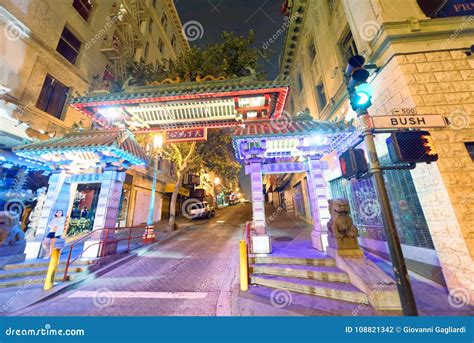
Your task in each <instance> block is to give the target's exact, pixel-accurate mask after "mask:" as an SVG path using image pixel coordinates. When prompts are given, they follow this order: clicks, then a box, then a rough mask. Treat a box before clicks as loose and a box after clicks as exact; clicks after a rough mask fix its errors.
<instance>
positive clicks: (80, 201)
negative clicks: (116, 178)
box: [67, 183, 101, 236]
mask: <svg viewBox="0 0 474 343" xmlns="http://www.w3.org/2000/svg"><path fill="white" fill-rule="evenodd" d="M100 187H101V184H100V183H82V184H78V185H77V189H76V193H75V195H74V200H73V205H72V211H71V219H70V222H69V228H68V232H67V235H68V236H76V235H78V234H81V233H84V232H89V231H92V228H93V226H94V218H95V212H96V210H97V202H98V201H99V193H100Z"/></svg>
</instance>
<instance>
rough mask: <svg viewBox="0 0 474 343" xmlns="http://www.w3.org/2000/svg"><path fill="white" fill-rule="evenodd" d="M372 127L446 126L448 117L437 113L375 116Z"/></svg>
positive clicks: (372, 118)
mask: <svg viewBox="0 0 474 343" xmlns="http://www.w3.org/2000/svg"><path fill="white" fill-rule="evenodd" d="M371 120H372V127H373V128H375V129H411V128H428V127H446V125H447V123H446V119H445V118H444V117H443V116H441V115H437V114H428V115H414V116H406V115H405V116H403V115H395V116H373V117H371Z"/></svg>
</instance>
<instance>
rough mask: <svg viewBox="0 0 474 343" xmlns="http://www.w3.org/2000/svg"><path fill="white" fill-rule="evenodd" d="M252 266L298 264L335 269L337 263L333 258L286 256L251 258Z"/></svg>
mask: <svg viewBox="0 0 474 343" xmlns="http://www.w3.org/2000/svg"><path fill="white" fill-rule="evenodd" d="M249 263H250V264H296V265H303V266H326V267H335V266H336V261H335V260H334V259H333V258H331V257H327V258H303V257H284V256H251V257H250V258H249Z"/></svg>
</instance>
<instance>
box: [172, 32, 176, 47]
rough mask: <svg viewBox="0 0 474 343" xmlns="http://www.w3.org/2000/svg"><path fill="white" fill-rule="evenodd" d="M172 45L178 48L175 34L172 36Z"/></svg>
mask: <svg viewBox="0 0 474 343" xmlns="http://www.w3.org/2000/svg"><path fill="white" fill-rule="evenodd" d="M171 46H172V47H173V49H175V48H176V37H175V36H174V35H173V37H172V38H171Z"/></svg>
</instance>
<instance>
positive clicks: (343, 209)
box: [328, 199, 359, 238]
mask: <svg viewBox="0 0 474 343" xmlns="http://www.w3.org/2000/svg"><path fill="white" fill-rule="evenodd" d="M328 202H329V214H330V215H331V218H330V219H329V222H328V235H329V236H333V237H335V238H346V237H347V238H356V237H357V236H358V235H359V230H357V228H356V227H355V226H354V224H353V223H352V218H351V217H350V216H349V213H350V207H349V201H347V200H346V199H330V200H328Z"/></svg>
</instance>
